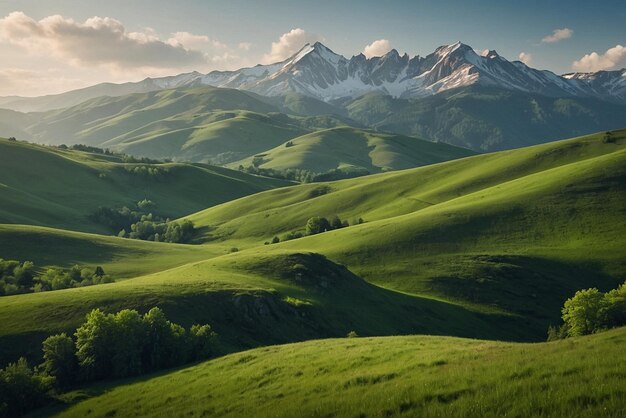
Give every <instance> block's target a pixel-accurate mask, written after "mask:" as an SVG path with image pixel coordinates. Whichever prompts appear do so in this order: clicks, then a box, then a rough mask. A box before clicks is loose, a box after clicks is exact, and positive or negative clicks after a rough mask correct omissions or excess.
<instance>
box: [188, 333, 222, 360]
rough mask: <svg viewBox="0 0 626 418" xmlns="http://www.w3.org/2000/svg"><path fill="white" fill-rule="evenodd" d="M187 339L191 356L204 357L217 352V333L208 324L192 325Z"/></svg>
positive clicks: (211, 355)
mask: <svg viewBox="0 0 626 418" xmlns="http://www.w3.org/2000/svg"><path fill="white" fill-rule="evenodd" d="M189 340H190V346H191V357H192V358H194V359H206V358H210V357H213V356H215V355H216V354H217V353H216V345H217V334H216V333H215V332H213V330H212V329H211V327H210V326H209V325H197V324H196V325H192V326H191V328H189Z"/></svg>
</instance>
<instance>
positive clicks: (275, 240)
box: [272, 236, 280, 244]
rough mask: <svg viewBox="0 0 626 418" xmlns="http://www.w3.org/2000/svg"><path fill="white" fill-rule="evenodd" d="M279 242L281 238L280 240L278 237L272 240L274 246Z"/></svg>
mask: <svg viewBox="0 0 626 418" xmlns="http://www.w3.org/2000/svg"><path fill="white" fill-rule="evenodd" d="M279 242H280V238H278V237H276V236H275V237H274V238H272V244H278V243H279Z"/></svg>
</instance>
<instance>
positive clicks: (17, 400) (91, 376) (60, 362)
mask: <svg viewBox="0 0 626 418" xmlns="http://www.w3.org/2000/svg"><path fill="white" fill-rule="evenodd" d="M42 348H43V363H42V364H40V365H39V366H37V367H36V368H34V369H31V368H30V367H28V364H27V362H26V360H25V359H23V358H21V359H20V360H19V361H18V362H17V363H12V364H10V365H8V366H7V367H6V368H5V369H3V370H0V415H4V416H17V415H20V414H23V413H24V412H26V411H28V410H29V409H32V408H34V407H37V406H39V405H41V404H42V403H43V402H45V401H46V400H47V399H49V397H50V395H51V390H52V389H53V388H54V389H56V390H57V391H63V390H65V389H67V388H69V387H72V386H73V385H75V384H76V383H78V382H89V381H94V380H99V379H107V378H119V377H128V376H136V375H139V374H142V373H148V372H152V371H156V370H161V369H164V368H169V367H174V366H179V365H182V364H185V363H187V362H190V361H198V360H204V359H208V358H210V357H213V356H215V355H216V354H217V353H218V339H217V334H215V332H213V330H212V329H211V327H210V326H209V325H193V326H191V327H190V328H189V329H184V328H183V327H182V326H180V325H178V324H175V323H173V322H171V321H169V320H168V319H167V318H166V316H165V314H164V313H163V311H162V310H161V309H159V308H152V309H151V310H150V311H149V312H148V313H146V314H145V315H143V316H142V315H140V314H139V313H138V312H137V311H135V310H129V309H125V310H122V311H119V312H117V313H115V314H105V313H104V312H102V311H101V310H99V309H94V310H92V311H91V312H90V313H89V314H88V315H87V316H86V319H85V322H84V323H83V324H82V325H81V326H80V327H79V328H78V329H77V330H76V332H75V333H74V338H72V336H69V335H67V334H65V333H62V334H57V335H53V336H50V337H48V338H47V339H46V340H45V341H44V342H43V346H42Z"/></svg>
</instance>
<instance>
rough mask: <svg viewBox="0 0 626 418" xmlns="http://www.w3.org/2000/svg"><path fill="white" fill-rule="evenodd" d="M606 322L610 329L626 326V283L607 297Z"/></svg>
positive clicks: (608, 293) (607, 294)
mask: <svg viewBox="0 0 626 418" xmlns="http://www.w3.org/2000/svg"><path fill="white" fill-rule="evenodd" d="M605 298H606V303H607V305H608V306H607V310H606V320H607V325H608V326H609V327H620V326H622V325H626V282H625V283H623V284H622V285H621V286H619V287H618V288H617V289H613V290H611V291H610V292H607V293H606V295H605Z"/></svg>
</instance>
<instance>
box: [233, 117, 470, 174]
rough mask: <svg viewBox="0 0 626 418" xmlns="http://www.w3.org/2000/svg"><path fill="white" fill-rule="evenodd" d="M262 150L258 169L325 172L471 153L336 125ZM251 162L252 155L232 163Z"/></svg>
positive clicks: (401, 165)
mask: <svg viewBox="0 0 626 418" xmlns="http://www.w3.org/2000/svg"><path fill="white" fill-rule="evenodd" d="M290 143H291V144H292V145H291V146H289V147H287V146H285V144H281V145H280V146H278V147H276V148H273V149H270V150H268V151H266V152H264V153H263V154H262V155H263V163H262V164H260V165H259V167H261V168H272V169H278V170H284V169H289V168H299V169H305V170H309V171H313V172H325V171H328V170H332V169H351V168H360V169H365V170H367V171H368V172H370V173H378V172H381V171H387V170H402V169H407V168H413V167H418V166H422V165H427V164H433V163H438V162H442V161H447V160H451V159H455V158H461V157H467V156H469V155H473V154H474V153H473V152H471V151H469V150H465V149H463V148H457V147H453V146H450V145H447V144H437V143H433V142H429V141H424V140H420V139H417V138H411V137H407V136H404V135H394V134H385V133H380V132H374V131H368V130H362V129H356V128H350V127H339V128H332V129H328V130H322V131H317V132H313V133H310V134H307V135H304V136H301V137H298V138H295V139H292V140H291V141H290ZM239 164H243V165H244V166H249V165H251V164H252V158H249V159H246V160H243V161H238V162H235V163H233V164H232V165H233V166H237V165H239Z"/></svg>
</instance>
